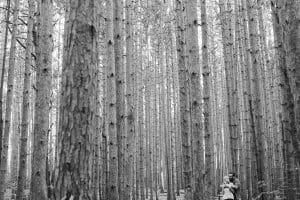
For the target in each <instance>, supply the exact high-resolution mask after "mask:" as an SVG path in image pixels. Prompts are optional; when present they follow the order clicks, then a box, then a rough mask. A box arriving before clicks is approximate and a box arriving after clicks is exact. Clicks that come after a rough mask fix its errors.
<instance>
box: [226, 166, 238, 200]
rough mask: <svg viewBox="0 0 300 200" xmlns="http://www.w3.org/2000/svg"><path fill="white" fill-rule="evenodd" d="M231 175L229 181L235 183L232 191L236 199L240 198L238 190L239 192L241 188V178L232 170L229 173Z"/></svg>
mask: <svg viewBox="0 0 300 200" xmlns="http://www.w3.org/2000/svg"><path fill="white" fill-rule="evenodd" d="M228 176H229V181H230V182H231V183H233V186H232V191H231V192H232V193H233V196H234V200H238V192H239V189H240V181H239V179H238V178H237V177H236V175H235V173H234V172H230V173H229V174H228Z"/></svg>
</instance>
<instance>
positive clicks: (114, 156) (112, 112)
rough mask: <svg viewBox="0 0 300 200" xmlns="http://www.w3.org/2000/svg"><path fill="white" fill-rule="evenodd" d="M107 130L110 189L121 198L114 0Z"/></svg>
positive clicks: (109, 17) (109, 37)
mask: <svg viewBox="0 0 300 200" xmlns="http://www.w3.org/2000/svg"><path fill="white" fill-rule="evenodd" d="M106 6H107V7H106V11H107V21H106V23H107V25H106V34H107V40H106V42H107V107H106V108H107V110H106V113H107V123H106V127H107V131H108V152H109V153H108V166H109V168H108V183H107V184H108V186H107V188H108V191H107V196H108V198H109V199H111V200H118V199H119V189H118V181H119V179H118V139H117V112H116V103H117V100H116V67H115V64H116V63H115V49H114V45H115V44H114V33H113V20H114V17H115V16H114V10H113V8H114V1H113V0H109V1H107V5H106Z"/></svg>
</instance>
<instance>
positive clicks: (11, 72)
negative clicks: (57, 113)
mask: <svg viewBox="0 0 300 200" xmlns="http://www.w3.org/2000/svg"><path fill="white" fill-rule="evenodd" d="M19 5H20V1H19V0H15V1H14V14H13V27H12V33H11V44H10V55H9V64H8V77H7V95H6V110H5V122H4V123H5V127H4V134H3V138H2V151H1V164H0V170H1V171H0V198H4V197H3V196H4V193H5V189H6V184H5V181H6V175H7V163H8V143H9V137H10V136H9V135H10V126H11V117H12V105H13V94H14V78H15V59H16V36H17V31H18V27H17V21H18V17H19ZM7 23H8V22H7ZM1 115H2V113H1ZM0 128H1V127H0ZM0 139H1V138H0Z"/></svg>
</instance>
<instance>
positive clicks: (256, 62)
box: [246, 0, 266, 200]
mask: <svg viewBox="0 0 300 200" xmlns="http://www.w3.org/2000/svg"><path fill="white" fill-rule="evenodd" d="M246 5H247V13H248V20H249V35H250V49H251V53H250V54H251V60H252V73H253V74H252V84H253V85H252V86H253V98H252V99H253V110H254V124H255V131H254V133H255V135H254V137H253V139H254V141H253V142H254V144H255V147H254V149H253V152H255V156H256V161H257V162H256V164H257V180H258V182H260V183H261V184H260V185H259V188H258V189H259V192H260V195H261V200H264V199H265V198H266V194H265V184H266V183H265V181H266V172H265V152H264V138H265V134H264V129H263V126H262V115H263V114H262V102H261V98H260V95H261V94H262V91H261V85H260V84H261V83H260V80H259V68H260V67H261V65H262V58H261V55H260V48H259V37H258V19H257V3H256V1H254V0H251V1H246Z"/></svg>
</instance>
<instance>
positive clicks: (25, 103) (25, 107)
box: [17, 0, 34, 200]
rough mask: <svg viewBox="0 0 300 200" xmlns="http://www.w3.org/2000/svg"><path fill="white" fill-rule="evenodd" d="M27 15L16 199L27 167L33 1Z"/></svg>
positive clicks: (23, 183)
mask: <svg viewBox="0 0 300 200" xmlns="http://www.w3.org/2000/svg"><path fill="white" fill-rule="evenodd" d="M28 6H29V16H28V21H27V26H28V27H27V44H26V60H25V75H24V81H23V83H24V88H23V99H22V122H21V144H20V150H19V156H20V157H19V163H20V167H19V174H18V188H17V200H21V199H22V195H23V193H24V190H25V187H26V177H27V174H26V169H27V146H28V132H29V103H30V76H31V63H32V58H31V52H32V29H33V15H34V1H33V0H29V1H28Z"/></svg>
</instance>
